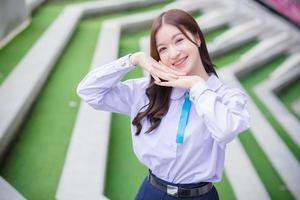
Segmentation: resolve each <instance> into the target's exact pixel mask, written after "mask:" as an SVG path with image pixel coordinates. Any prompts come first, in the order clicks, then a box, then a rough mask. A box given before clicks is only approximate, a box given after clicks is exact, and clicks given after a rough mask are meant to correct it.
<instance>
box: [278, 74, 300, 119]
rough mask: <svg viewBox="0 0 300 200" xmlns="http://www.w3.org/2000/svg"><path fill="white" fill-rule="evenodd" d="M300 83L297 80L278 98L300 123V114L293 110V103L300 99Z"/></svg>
mask: <svg viewBox="0 0 300 200" xmlns="http://www.w3.org/2000/svg"><path fill="white" fill-rule="evenodd" d="M299 91H300V81H299V79H297V80H296V81H295V82H293V83H292V84H290V85H289V86H288V87H287V88H285V89H284V90H283V91H281V92H280V93H279V94H278V97H279V98H280V100H281V101H282V102H283V104H284V105H285V106H286V107H287V109H288V110H289V111H290V112H291V113H292V114H293V115H294V116H295V117H296V118H297V119H298V121H300V114H299V113H297V112H295V111H294V109H293V108H292V103H293V102H294V101H296V100H297V99H299V98H300V92H299Z"/></svg>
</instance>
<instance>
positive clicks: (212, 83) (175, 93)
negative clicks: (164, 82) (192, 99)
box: [171, 73, 223, 100]
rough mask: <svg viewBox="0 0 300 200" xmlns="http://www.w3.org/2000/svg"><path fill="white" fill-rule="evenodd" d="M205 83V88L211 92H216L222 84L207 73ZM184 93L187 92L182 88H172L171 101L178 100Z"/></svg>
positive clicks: (214, 76) (213, 75) (215, 77)
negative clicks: (207, 76)
mask: <svg viewBox="0 0 300 200" xmlns="http://www.w3.org/2000/svg"><path fill="white" fill-rule="evenodd" d="M205 83H206V85H207V87H208V88H209V89H210V90H213V91H216V90H217V89H218V88H219V87H221V85H222V84H223V83H222V82H221V81H220V80H219V78H218V77H217V76H216V75H215V74H213V73H209V78H208V79H207V81H205ZM186 91H189V90H187V89H184V88H172V93H171V99H173V100H176V99H180V98H181V97H182V96H183V95H184V93H185V92H186Z"/></svg>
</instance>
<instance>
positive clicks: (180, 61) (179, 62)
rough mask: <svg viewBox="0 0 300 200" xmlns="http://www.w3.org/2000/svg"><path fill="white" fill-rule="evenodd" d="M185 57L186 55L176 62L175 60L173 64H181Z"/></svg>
mask: <svg viewBox="0 0 300 200" xmlns="http://www.w3.org/2000/svg"><path fill="white" fill-rule="evenodd" d="M185 59H186V57H184V58H182V59H181V60H179V61H178V62H176V63H175V64H174V65H179V64H181V63H182V62H183V61H184V60H185Z"/></svg>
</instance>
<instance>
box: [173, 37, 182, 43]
mask: <svg viewBox="0 0 300 200" xmlns="http://www.w3.org/2000/svg"><path fill="white" fill-rule="evenodd" d="M182 40H183V38H178V39H176V40H175V43H176V44H177V43H179V42H181V41H182Z"/></svg>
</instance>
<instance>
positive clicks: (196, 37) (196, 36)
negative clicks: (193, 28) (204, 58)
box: [195, 34, 201, 47]
mask: <svg viewBox="0 0 300 200" xmlns="http://www.w3.org/2000/svg"><path fill="white" fill-rule="evenodd" d="M195 39H196V43H197V46H198V47H200V46H201V39H200V37H199V35H198V34H196V35H195Z"/></svg>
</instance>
